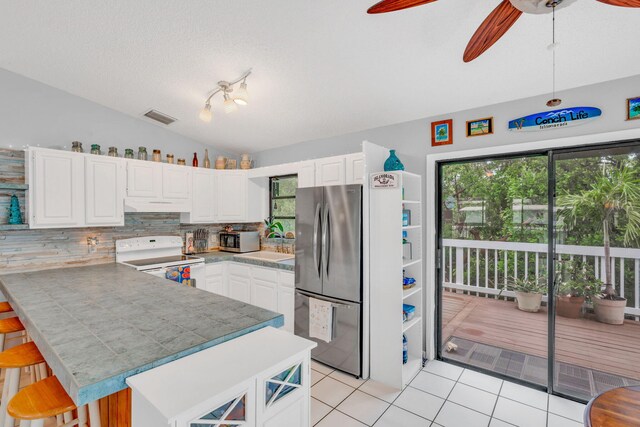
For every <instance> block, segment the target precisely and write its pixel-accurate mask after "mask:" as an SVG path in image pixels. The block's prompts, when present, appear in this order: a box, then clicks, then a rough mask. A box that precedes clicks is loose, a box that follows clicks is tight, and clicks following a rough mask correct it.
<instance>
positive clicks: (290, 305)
mask: <svg viewBox="0 0 640 427" xmlns="http://www.w3.org/2000/svg"><path fill="white" fill-rule="evenodd" d="M295 301H296V297H295V290H294V289H293V288H287V287H284V286H280V285H278V310H276V311H277V312H278V313H280V314H282V315H283V316H284V326H283V327H282V329H284V330H285V331H287V332H291V333H293V325H294V321H293V320H294V318H293V316H294V312H295Z"/></svg>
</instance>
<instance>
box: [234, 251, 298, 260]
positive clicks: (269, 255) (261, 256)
mask: <svg viewBox="0 0 640 427" xmlns="http://www.w3.org/2000/svg"><path fill="white" fill-rule="evenodd" d="M236 257H238V258H249V259H257V260H261V261H273V262H280V261H285V260H290V259H294V258H295V255H293V254H281V253H279V252H270V251H259V252H249V253H246V254H241V255H236Z"/></svg>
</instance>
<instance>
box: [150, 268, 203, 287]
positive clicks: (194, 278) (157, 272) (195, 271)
mask: <svg viewBox="0 0 640 427" xmlns="http://www.w3.org/2000/svg"><path fill="white" fill-rule="evenodd" d="M185 266H189V267H191V280H190V282H189V286H192V287H194V288H199V289H204V285H205V268H204V263H196V264H186V265H182V266H181V267H185ZM172 268H174V267H161V268H154V269H152V270H142V272H143V273H147V274H151V275H152V276H156V277H161V278H163V279H166V280H170V279H167V271H168V270H170V269H172ZM172 282H173V280H172Z"/></svg>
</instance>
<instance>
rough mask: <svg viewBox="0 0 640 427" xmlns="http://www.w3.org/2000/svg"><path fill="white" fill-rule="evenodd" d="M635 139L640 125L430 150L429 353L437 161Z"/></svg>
mask: <svg viewBox="0 0 640 427" xmlns="http://www.w3.org/2000/svg"><path fill="white" fill-rule="evenodd" d="M632 139H640V129H628V130H622V131H615V132H605V133H598V134H593V135H580V136H571V137H566V138H556V139H547V140H542V141H535V142H526V143H516V144H509V145H501V146H491V147H485V148H477V149H473V150H462V151H454V152H446V153H438V154H429V155H427V166H426V183H427V184H426V185H425V191H426V197H425V199H424V200H425V203H424V206H426V221H425V229H426V234H427V236H426V242H425V248H426V251H425V265H426V276H425V279H426V280H425V284H426V286H425V292H424V294H425V297H424V298H425V301H423V303H424V313H425V325H424V326H425V328H424V330H425V343H426V356H427V358H428V359H429V360H433V359H435V358H436V356H437V352H436V348H435V345H436V343H435V338H436V334H435V327H436V319H435V313H436V311H435V309H436V286H437V285H438V283H437V281H436V269H435V261H436V235H437V234H436V223H437V222H436V205H435V195H436V188H437V186H438V180H437V179H436V178H435V177H436V172H437V165H436V163H437V162H441V161H446V160H458V159H464V158H473V157H487V156H492V155H504V154H509V153H522V152H527V151H536V150H548V149H554V148H555V149H559V148H567V147H575V146H583V145H592V144H602V143H607V142H611V141H623V140H632Z"/></svg>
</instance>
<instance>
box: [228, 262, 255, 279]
mask: <svg viewBox="0 0 640 427" xmlns="http://www.w3.org/2000/svg"><path fill="white" fill-rule="evenodd" d="M227 271H228V272H229V275H233V276H243V277H249V276H251V267H250V266H248V265H245V264H238V263H231V264H229V267H228V268H227Z"/></svg>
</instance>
